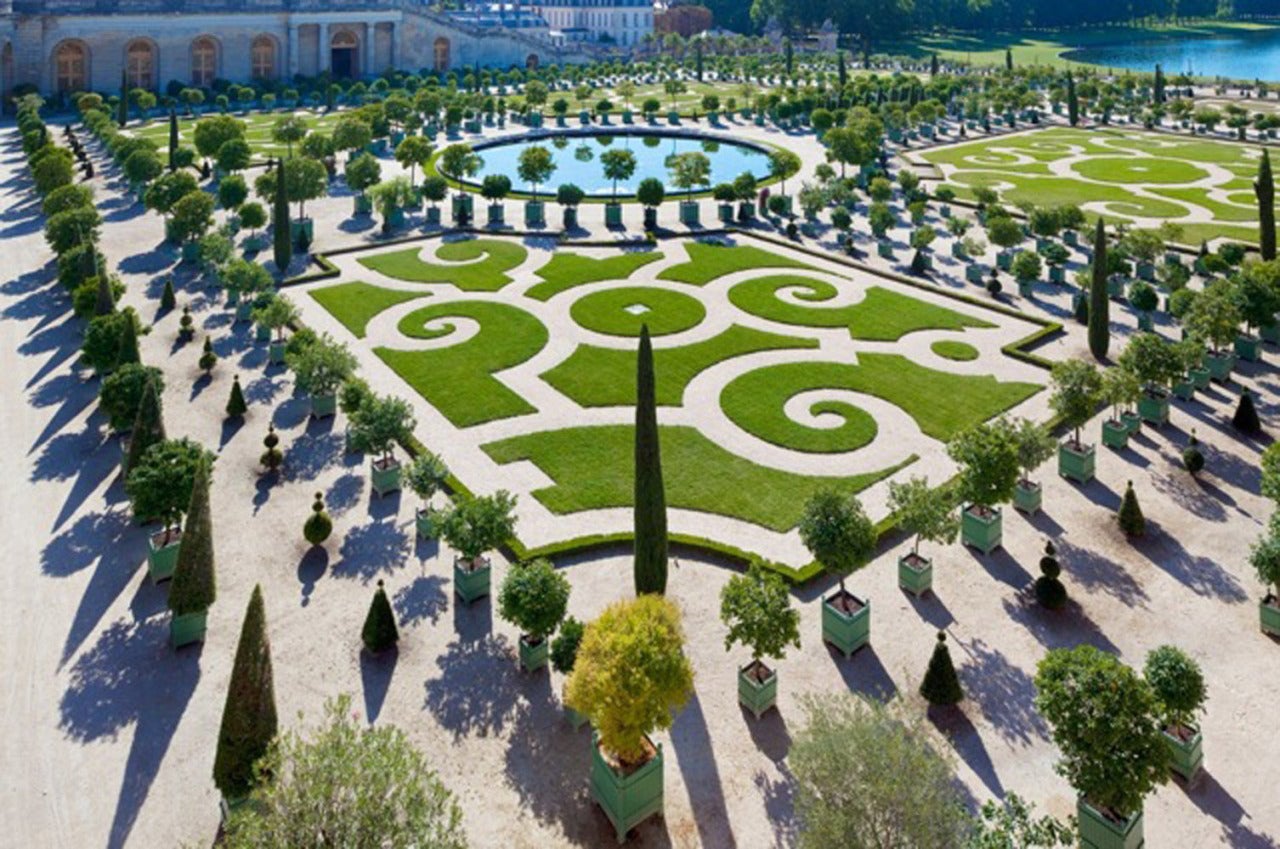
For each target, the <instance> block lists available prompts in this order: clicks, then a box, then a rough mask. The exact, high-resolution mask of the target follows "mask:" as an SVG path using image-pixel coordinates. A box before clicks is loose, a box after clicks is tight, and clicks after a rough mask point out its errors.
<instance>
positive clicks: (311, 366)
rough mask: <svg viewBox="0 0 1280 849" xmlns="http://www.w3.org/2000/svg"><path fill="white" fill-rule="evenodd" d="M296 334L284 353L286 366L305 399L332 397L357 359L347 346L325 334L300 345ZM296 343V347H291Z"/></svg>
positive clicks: (353, 371)
mask: <svg viewBox="0 0 1280 849" xmlns="http://www.w3.org/2000/svg"><path fill="white" fill-rule="evenodd" d="M300 336H302V334H301V333H295V334H294V335H293V337H292V339H291V340H290V346H289V347H287V348H286V349H285V364H286V365H288V366H289V370H290V371H292V372H293V374H294V378H295V381H296V383H297V385H298V388H300V389H301V390H302V391H303V392H306V393H307V394H308V395H332V394H334V393H335V392H337V391H338V388H339V387H340V386H342V384H343V383H344V382H345V381H347V380H348V379H349V378H350V377H351V376H352V375H353V374H355V370H356V366H357V363H356V358H355V356H354V355H353V354H352V353H351V352H350V351H349V350H347V346H346V345H343V344H342V343H340V342H338V341H336V340H335V339H333V338H332V337H331V336H329V334H327V333H325V334H323V335H321V336H319V337H315V336H311V337H310V338H309V339H308V340H302V341H300V340H299V339H298V337H300ZM294 342H298V346H297V347H296V348H295V347H294V346H293V343H294Z"/></svg>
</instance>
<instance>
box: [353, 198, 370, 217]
mask: <svg viewBox="0 0 1280 849" xmlns="http://www.w3.org/2000/svg"><path fill="white" fill-rule="evenodd" d="M352 211H353V212H354V213H355V214H356V215H369V214H371V213H372V212H373V201H372V200H370V199H369V198H368V197H365V196H364V195H356V196H355V199H354V201H353V210H352Z"/></svg>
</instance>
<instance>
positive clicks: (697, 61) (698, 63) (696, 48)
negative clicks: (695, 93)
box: [693, 39, 702, 82]
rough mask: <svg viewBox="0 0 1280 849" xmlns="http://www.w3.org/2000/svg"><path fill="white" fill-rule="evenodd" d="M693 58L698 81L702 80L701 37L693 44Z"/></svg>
mask: <svg viewBox="0 0 1280 849" xmlns="http://www.w3.org/2000/svg"><path fill="white" fill-rule="evenodd" d="M693 60H694V73H695V74H696V75H697V78H698V82H702V39H698V40H697V41H696V42H694V44H693Z"/></svg>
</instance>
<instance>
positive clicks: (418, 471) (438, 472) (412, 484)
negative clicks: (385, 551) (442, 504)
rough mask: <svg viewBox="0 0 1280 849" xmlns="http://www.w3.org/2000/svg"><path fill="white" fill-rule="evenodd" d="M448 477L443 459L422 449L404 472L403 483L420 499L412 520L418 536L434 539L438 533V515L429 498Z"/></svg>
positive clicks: (442, 486) (441, 486)
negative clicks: (419, 505)
mask: <svg viewBox="0 0 1280 849" xmlns="http://www.w3.org/2000/svg"><path fill="white" fill-rule="evenodd" d="M448 478H449V470H448V468H446V467H445V464H444V461H443V460H441V459H440V458H439V457H437V456H436V455H435V454H432V453H431V452H430V451H423V452H422V453H421V454H419V455H418V456H417V457H415V458H414V460H413V462H412V463H410V464H409V468H408V470H407V471H406V472H405V483H407V484H408V485H409V489H411V490H413V494H414V495H416V496H418V498H420V499H421V500H422V506H421V507H419V508H418V509H417V511H416V512H415V514H414V522H415V526H416V528H417V531H418V536H420V537H422V538H423V539H435V538H436V536H438V535H439V529H438V526H439V521H440V516H439V512H438V511H436V510H434V509H432V506H431V499H432V498H434V497H435V494H436V493H437V492H439V491H441V490H442V489H443V488H444V485H445V481H446V480H448Z"/></svg>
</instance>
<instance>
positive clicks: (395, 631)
mask: <svg viewBox="0 0 1280 849" xmlns="http://www.w3.org/2000/svg"><path fill="white" fill-rule="evenodd" d="M360 639H361V640H362V641H363V642H364V647H365V648H366V649H367V650H368V651H369V653H370V654H379V653H381V652H383V651H386V650H387V649H389V648H392V647H393V646H395V644H396V643H397V642H399V641H400V629H399V628H397V627H396V614H395V611H393V610H392V609H391V602H390V601H389V600H388V599H387V591H386V590H385V589H384V588H383V585H382V580H381V579H379V580H378V588H377V589H376V590H374V593H373V601H372V602H371V603H370V604H369V612H368V614H367V615H366V616H365V617H364V627H363V628H361V629H360Z"/></svg>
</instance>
